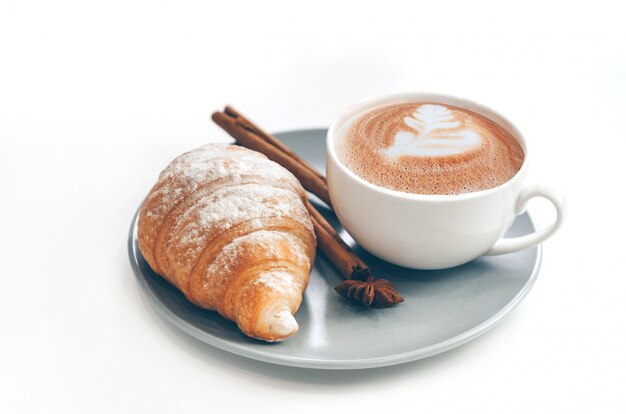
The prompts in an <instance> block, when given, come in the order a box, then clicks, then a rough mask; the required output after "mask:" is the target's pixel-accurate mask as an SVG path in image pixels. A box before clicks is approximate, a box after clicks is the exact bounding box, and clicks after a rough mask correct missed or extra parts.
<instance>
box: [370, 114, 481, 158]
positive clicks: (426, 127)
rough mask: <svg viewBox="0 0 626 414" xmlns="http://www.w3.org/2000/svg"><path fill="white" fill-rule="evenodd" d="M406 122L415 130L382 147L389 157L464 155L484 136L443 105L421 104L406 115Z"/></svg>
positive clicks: (397, 136)
mask: <svg viewBox="0 0 626 414" xmlns="http://www.w3.org/2000/svg"><path fill="white" fill-rule="evenodd" d="M404 123H405V124H406V125H407V126H408V127H409V128H411V129H412V130H413V131H412V132H409V131H400V132H398V133H397V134H396V136H395V137H394V142H393V144H392V145H391V146H390V147H389V148H385V149H383V150H382V152H383V153H384V154H385V155H387V156H388V157H391V158H393V157H398V156H402V155H409V156H422V157H426V156H433V157H434V156H444V155H452V154H460V153H462V152H465V151H468V150H469V149H471V148H473V147H476V146H477V145H479V144H480V136H479V135H478V134H477V133H476V132H475V131H473V130H471V129H464V128H462V123H461V122H460V121H459V120H457V119H456V117H455V116H454V114H453V113H452V111H450V110H449V109H448V108H446V107H445V106H442V105H434V104H426V105H420V106H418V107H417V109H416V111H415V112H414V113H413V114H412V116H406V117H404ZM460 127H461V128H460Z"/></svg>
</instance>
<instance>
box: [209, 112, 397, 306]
mask: <svg viewBox="0 0 626 414" xmlns="http://www.w3.org/2000/svg"><path fill="white" fill-rule="evenodd" d="M212 119H213V121H215V123H216V124H218V125H219V126H220V127H222V128H223V129H224V130H225V131H226V132H228V133H229V134H230V135H231V136H232V137H233V138H235V139H236V140H237V142H238V143H239V144H241V145H243V146H244V147H247V148H250V149H252V150H255V151H258V152H261V153H263V154H265V156H267V157H268V158H269V159H271V160H272V161H274V162H277V163H278V164H280V165H282V166H283V167H284V168H286V169H287V170H289V171H290V172H291V173H292V174H293V175H294V176H295V177H296V178H297V179H298V180H299V181H300V182H301V183H302V186H303V187H304V188H305V189H307V190H308V191H310V192H312V193H313V194H315V195H316V196H318V197H319V198H320V199H321V200H322V201H324V202H325V203H326V204H328V205H329V206H330V205H331V203H330V197H329V195H328V186H327V185H326V178H325V177H324V176H323V175H321V174H320V173H319V172H317V171H316V170H315V169H314V168H313V167H311V166H310V165H309V164H307V163H306V162H305V161H304V160H302V159H301V158H299V157H298V156H297V155H296V154H295V153H293V152H292V151H291V150H289V148H287V147H286V146H285V145H284V144H283V143H282V142H280V141H279V140H278V139H276V138H275V137H273V136H272V135H270V134H268V133H266V132H264V131H263V130H262V129H260V128H259V127H257V126H256V125H255V124H253V123H252V122H251V121H249V120H247V119H246V118H245V117H244V116H243V115H241V114H240V113H239V112H237V111H236V110H235V109H233V108H232V107H230V106H227V107H226V108H225V110H224V112H215V113H214V114H213V115H212ZM306 207H307V210H308V211H309V215H310V216H311V221H312V223H313V227H314V229H315V236H316V237H317V245H318V247H319V249H320V250H321V252H322V253H323V254H324V256H326V258H327V259H328V260H329V261H330V262H331V263H332V264H333V265H334V266H335V267H336V268H337V270H339V272H340V273H341V275H342V276H343V277H344V279H346V280H344V281H343V282H341V283H339V284H338V285H337V286H336V287H335V290H336V291H337V293H339V294H340V295H341V296H343V297H345V298H347V299H350V300H352V301H356V302H358V303H360V304H362V305H363V306H368V307H370V306H371V307H378V308H380V307H387V306H392V305H396V304H398V303H400V302H403V301H404V299H403V298H402V297H401V296H400V295H399V294H398V292H397V291H396V290H395V289H394V287H393V285H392V284H391V282H389V281H388V280H385V279H376V278H374V276H373V275H372V274H371V272H370V270H369V268H368V267H367V265H366V264H365V263H364V262H363V261H362V260H361V258H359V256H358V255H357V254H356V253H354V251H353V250H352V249H351V248H350V246H348V245H347V244H346V242H344V241H343V239H342V238H341V237H340V236H339V234H337V232H336V231H335V229H334V228H333V226H331V225H330V223H328V221H327V220H326V219H325V218H324V216H322V215H321V214H320V212H319V211H317V209H316V208H315V207H313V205H311V203H309V202H308V201H307V202H306Z"/></svg>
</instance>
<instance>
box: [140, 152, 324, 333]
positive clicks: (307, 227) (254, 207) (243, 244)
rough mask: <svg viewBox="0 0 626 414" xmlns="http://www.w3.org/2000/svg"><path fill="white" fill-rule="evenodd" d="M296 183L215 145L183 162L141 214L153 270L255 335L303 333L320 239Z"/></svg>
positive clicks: (143, 244)
mask: <svg viewBox="0 0 626 414" xmlns="http://www.w3.org/2000/svg"><path fill="white" fill-rule="evenodd" d="M305 200H306V193H305V191H304V189H303V188H302V186H301V185H300V183H299V182H298V180H297V179H296V178H295V177H294V176H293V175H292V174H291V173H290V172H288V171H287V170H285V169H284V168H283V167H281V166H280V165H278V164H276V163H274V162H273V161H270V160H268V159H267V158H266V157H265V156H264V155H262V154H260V153H257V152H254V151H251V150H248V149H246V148H242V147H238V146H233V145H227V144H211V145H206V146H203V147H200V148H197V149H195V150H193V151H190V152H187V153H185V154H183V155H181V156H179V157H178V158H176V159H175V160H174V161H172V163H170V165H168V167H167V168H166V169H165V170H164V171H163V172H162V173H161V174H160V176H159V180H158V182H157V183H156V184H155V185H154V187H153V188H152V190H151V191H150V193H149V194H148V197H147V198H146V200H145V202H144V204H143V206H142V208H141V212H140V215H139V223H138V239H139V248H140V250H141V252H142V254H143V256H144V257H145V259H146V260H147V261H148V263H149V264H150V266H151V267H152V269H153V270H154V271H155V272H157V273H159V274H160V275H162V276H163V277H164V278H165V279H167V280H168V281H169V282H170V283H172V284H173V285H174V286H176V287H177V288H178V289H180V290H181V291H182V293H183V294H184V295H185V296H186V297H187V298H188V299H189V300H190V301H191V302H193V303H195V304H196V305H198V306H200V307H202V308H205V309H211V310H216V311H218V312H219V313H220V314H221V315H222V316H224V317H226V318H228V319H231V320H233V321H235V322H236V323H237V325H238V326H239V328H240V329H241V330H242V331H243V332H244V333H245V334H247V335H249V336H252V337H254V338H258V339H263V340H266V341H277V340H282V339H284V338H286V337H288V336H290V335H293V334H294V333H295V332H297V331H298V324H297V322H296V320H295V319H294V317H293V314H294V313H295V312H296V311H297V310H298V308H299V306H300V303H301V302H302V292H303V291H304V289H306V286H307V284H308V279H309V272H310V269H311V265H312V263H313V261H314V259H315V235H314V232H313V225H312V224H311V220H310V218H309V215H308V212H307V210H306V208H305V206H304V204H303V202H304V201H305Z"/></svg>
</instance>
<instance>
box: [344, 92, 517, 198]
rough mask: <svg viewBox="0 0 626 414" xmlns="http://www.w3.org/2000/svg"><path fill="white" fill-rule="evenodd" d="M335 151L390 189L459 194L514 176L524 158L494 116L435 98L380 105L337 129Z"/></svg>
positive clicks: (353, 167)
mask: <svg viewBox="0 0 626 414" xmlns="http://www.w3.org/2000/svg"><path fill="white" fill-rule="evenodd" d="M339 135H340V137H339V138H338V140H337V147H336V149H337V154H338V156H339V159H340V160H341V162H342V163H343V164H344V165H345V166H347V167H348V168H349V169H350V170H352V171H353V172H354V173H355V174H357V175H359V176H360V177H361V178H363V179H365V180H367V181H369V182H371V183H372V184H376V185H379V186H382V187H387V188H390V189H392V190H398V191H404V192H409V193H418V194H459V193H467V192H473V191H480V190H485V189H488V188H492V187H496V186H498V185H500V184H503V183H505V182H507V181H508V180H510V179H511V178H512V177H513V176H514V175H515V174H516V173H517V171H518V170H519V169H520V167H521V165H522V163H523V161H524V152H523V150H522V148H521V147H520V145H519V143H518V142H517V140H516V139H515V138H514V137H513V136H512V135H511V134H510V133H509V132H508V131H506V130H505V129H504V128H502V127H501V126H500V125H498V124H497V123H495V122H493V121H492V120H490V119H488V118H486V117H484V116H482V115H480V114H477V113H474V112H472V111H469V110H467V109H463V108H458V107H454V106H451V105H444V104H439V103H432V102H412V103H401V104H392V105H386V106H380V107H377V108H374V109H371V110H369V111H366V112H364V113H361V114H358V115H356V116H355V117H354V118H352V119H351V120H350V121H349V122H348V123H347V124H346V125H345V126H344V127H343V129H342V130H340V132H339Z"/></svg>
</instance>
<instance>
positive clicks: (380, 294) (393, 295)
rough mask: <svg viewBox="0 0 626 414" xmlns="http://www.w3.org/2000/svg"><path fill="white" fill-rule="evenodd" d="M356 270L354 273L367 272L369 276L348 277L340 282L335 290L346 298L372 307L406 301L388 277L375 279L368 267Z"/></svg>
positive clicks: (381, 306) (361, 274) (358, 274)
mask: <svg viewBox="0 0 626 414" xmlns="http://www.w3.org/2000/svg"><path fill="white" fill-rule="evenodd" d="M354 270H355V272H353V275H354V274H355V273H356V276H357V277H358V276H361V277H363V276H364V274H363V272H367V276H366V277H365V278H364V279H360V280H358V279H347V280H344V281H343V282H341V283H339V284H338V285H337V286H336V287H335V290H336V291H337V293H339V294H340V295H341V296H343V297H344V298H346V299H349V300H352V301H355V302H358V303H360V304H361V305H363V306H366V307H372V308H385V307H388V306H393V305H397V304H398V303H400V302H403V301H404V299H403V298H402V296H400V295H399V294H398V292H396V290H395V289H394V287H393V285H392V284H391V282H390V281H388V280H387V279H375V278H374V277H373V276H372V275H371V274H369V271H368V269H354ZM358 270H362V272H361V271H358Z"/></svg>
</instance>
